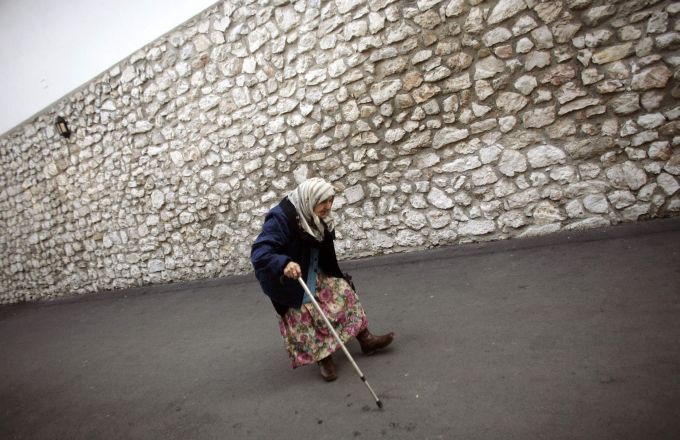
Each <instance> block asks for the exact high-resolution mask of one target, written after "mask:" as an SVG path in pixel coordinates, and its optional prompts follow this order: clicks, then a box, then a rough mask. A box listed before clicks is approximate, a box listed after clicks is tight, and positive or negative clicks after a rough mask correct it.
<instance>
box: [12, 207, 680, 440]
mask: <svg viewBox="0 0 680 440" xmlns="http://www.w3.org/2000/svg"><path fill="white" fill-rule="evenodd" d="M341 266H343V267H344V269H346V270H348V271H350V272H351V273H352V275H353V277H354V280H355V282H356V285H357V290H358V293H359V296H360V299H361V301H362V303H363V305H364V308H365V309H366V311H367V314H368V317H369V321H370V323H371V329H372V330H373V331H374V332H375V333H381V332H386V331H390V330H393V331H395V332H396V340H395V343H394V345H393V346H392V347H390V348H389V349H387V350H385V351H384V352H380V353H378V354H376V355H373V356H363V355H362V354H361V353H360V350H359V346H358V344H357V343H356V341H353V342H351V343H350V344H349V345H348V348H349V350H350V352H352V353H353V355H354V356H355V359H356V360H357V362H358V364H359V366H360V367H361V369H362V370H363V372H364V374H365V375H366V378H367V379H368V381H369V383H370V384H371V386H372V387H373V388H374V389H375V390H376V392H377V393H378V395H379V396H380V397H381V399H382V401H383V402H384V405H385V407H384V409H383V410H379V409H378V408H377V407H376V405H375V403H374V402H373V400H372V398H371V396H370V394H369V393H368V391H367V389H366V388H365V387H364V385H363V384H362V383H361V381H360V380H359V379H358V377H357V376H356V375H355V373H354V371H353V369H352V368H351V365H350V364H349V362H348V361H347V360H346V359H344V357H343V356H342V353H341V352H338V353H336V355H335V359H336V363H337V364H338V366H339V378H338V380H337V381H335V382H332V383H325V382H323V381H322V380H321V378H320V376H319V374H318V369H317V367H316V366H308V367H304V368H300V369H297V370H293V369H292V368H291V367H290V363H289V360H288V357H287V355H286V352H285V351H284V348H283V343H282V341H281V337H280V335H279V333H278V330H277V320H276V315H275V312H274V310H273V308H272V307H271V305H270V303H269V302H268V300H267V298H266V297H265V296H264V295H263V294H262V293H261V292H260V289H259V286H258V285H257V283H256V282H255V279H254V276H253V275H247V276H238V277H230V278H222V279H215V280H206V281H199V282H192V283H186V284H171V285H162V286H151V287H146V288H137V289H130V290H124V291H115V292H105V293H100V294H95V295H89V296H83V297H70V298H65V299H59V300H55V301H41V302H35V303H29V304H18V305H11V306H3V307H0V438H1V439H98V440H105V439H164V440H168V439H243V438H253V439H274V438H275V439H294V438H295V439H297V438H299V439H355V438H359V439H380V438H386V439H440V438H441V439H522V440H526V439H678V438H680V219H677V218H676V219H662V220H654V221H647V222H641V223H637V224H628V225H619V226H613V227H609V228H605V229H596V230H590V231H584V232H571V233H560V234H555V235H551V236H547V237H540V238H530V239H513V240H506V241H499V242H488V243H482V244H466V245H458V246H452V247H446V248H438V249H433V250H429V251H423V252H415V253H409V254H400V255H392V256H383V257H375V258H369V259H362V260H357V261H348V262H344V263H343V264H341Z"/></svg>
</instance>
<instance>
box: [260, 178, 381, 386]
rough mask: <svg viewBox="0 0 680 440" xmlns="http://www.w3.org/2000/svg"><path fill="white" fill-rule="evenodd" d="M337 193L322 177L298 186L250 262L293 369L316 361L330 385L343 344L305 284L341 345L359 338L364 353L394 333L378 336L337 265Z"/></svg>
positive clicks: (270, 216)
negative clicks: (334, 357)
mask: <svg viewBox="0 0 680 440" xmlns="http://www.w3.org/2000/svg"><path fill="white" fill-rule="evenodd" d="M334 196H335V190H334V189H333V187H332V186H331V184H329V183H328V182H326V181H325V180H323V179H321V178H311V179H308V180H306V181H305V182H303V183H302V184H300V185H299V186H298V187H297V188H296V189H294V190H293V191H292V192H290V193H289V194H288V196H286V197H285V198H284V199H283V200H282V201H281V202H280V203H279V204H278V205H277V206H275V207H274V208H273V209H271V210H270V211H269V212H268V213H267V215H266V217H265V221H264V226H263V227H262V232H261V233H260V235H259V236H258V237H257V239H256V240H255V243H254V244H253V248H252V252H251V257H250V258H251V261H252V263H253V266H254V267H255V275H256V276H257V279H258V280H259V282H260V285H261V286H262V290H263V291H264V293H265V294H267V295H268V296H269V298H270V299H271V301H272V304H273V305H274V308H275V309H276V311H277V313H278V314H279V331H280V332H281V336H283V341H284V345H285V346H286V349H287V350H288V355H289V356H290V359H291V361H292V363H293V368H297V367H300V366H303V365H307V364H311V363H313V362H317V363H318V364H319V366H320V370H321V376H322V377H323V378H324V380H326V381H332V380H335V379H336V377H337V373H336V367H335V364H334V363H333V360H332V357H331V355H332V354H333V352H335V351H336V350H337V349H339V348H340V347H339V344H338V343H337V341H336V340H335V339H334V338H333V335H332V334H331V332H330V331H329V330H328V329H327V328H326V326H325V323H324V321H323V318H322V317H321V316H320V315H319V314H318V312H317V310H316V309H315V308H314V306H313V304H312V303H311V301H310V300H309V299H308V298H307V297H306V295H305V293H304V290H303V289H302V286H300V284H299V282H298V281H297V279H298V278H299V277H302V279H303V280H305V281H306V283H307V286H308V287H309V290H310V292H312V293H313V294H314V296H315V297H316V298H317V299H318V302H319V305H320V306H321V309H322V310H323V311H324V313H325V314H326V316H327V317H328V319H329V321H330V322H331V324H332V325H333V327H334V328H335V330H336V332H337V333H338V335H339V336H340V338H341V339H342V341H343V343H344V342H347V341H348V340H349V339H350V338H352V337H356V338H357V339H358V341H359V344H360V346H361V350H362V351H363V352H364V353H366V354H371V353H374V352H375V351H376V350H379V349H381V348H384V347H386V346H387V345H389V344H390V343H391V342H392V339H393V337H394V333H388V334H386V335H383V336H374V335H372V334H371V333H370V332H369V331H368V321H367V320H366V314H365V313H364V309H363V308H362V307H361V304H360V303H359V299H358V298H357V295H356V293H355V292H354V290H353V289H352V287H351V286H350V285H349V284H348V282H347V281H346V280H345V278H344V276H343V274H342V272H341V271H340V268H339V267H338V261H337V257H336V255H335V247H334V245H333V240H334V239H335V232H334V227H335V223H334V221H333V217H332V216H331V208H332V206H333V197H334Z"/></svg>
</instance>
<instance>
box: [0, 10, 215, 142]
mask: <svg viewBox="0 0 680 440" xmlns="http://www.w3.org/2000/svg"><path fill="white" fill-rule="evenodd" d="M215 2H216V1H215V0H117V1H110V0H108V1H104V0H68V1H63V0H62V1H57V0H0V42H1V43H0V134H3V133H5V132H7V131H9V130H11V129H12V128H14V127H15V126H17V125H19V124H20V123H21V122H23V121H25V120H26V119H28V118H30V117H31V116H33V115H35V114H36V113H39V112H40V111H41V110H42V109H44V108H45V107H47V106H49V105H50V104H52V103H53V102H55V101H57V100H58V99H60V98H61V97H63V96H64V95H67V94H68V93H69V92H71V91H72V90H74V89H77V88H78V87H80V86H81V85H82V84H84V83H86V82H88V81H89V80H90V79H92V78H94V77H95V76H97V75H99V74H100V73H102V72H104V71H106V70H107V69H108V68H109V67H111V66H112V65H114V64H116V63H117V62H118V61H120V60H122V59H123V58H125V57H127V56H128V55H130V54H132V53H133V52H135V51H136V50H137V49H139V48H141V47H143V46H144V45H146V44H148V43H150V42H152V41H154V40H155V39H156V38H158V37H160V36H161V35H163V34H165V33H166V32H168V31H170V30H172V29H173V28H175V27H176V26H178V25H180V24H181V23H183V22H185V21H187V20H188V19H190V18H191V17H193V16H194V15H196V14H198V13H199V12H201V11H203V10H204V9H206V8H207V7H209V6H210V5H212V4H214V3H215Z"/></svg>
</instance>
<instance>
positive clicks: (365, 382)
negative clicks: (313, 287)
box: [297, 277, 383, 409]
mask: <svg viewBox="0 0 680 440" xmlns="http://www.w3.org/2000/svg"><path fill="white" fill-rule="evenodd" d="M297 280H298V281H299V282H300V284H302V288H303V289H305V293H306V294H307V296H308V297H309V299H311V300H312V304H314V307H316V311H317V312H319V314H320V315H321V317H322V318H323V320H324V322H325V323H326V326H327V327H328V329H329V330H330V331H331V333H333V336H334V337H335V340H336V341H338V344H340V347H341V348H342V351H343V352H344V353H345V356H347V359H349V361H350V362H351V363H352V366H353V367H354V369H355V370H356V372H357V374H358V375H359V377H360V378H361V381H362V382H363V383H364V385H366V388H368V391H370V392H371V395H372V396H373V398H374V399H375V403H376V404H377V405H378V408H380V409H382V407H383V404H382V402H381V401H380V399H379V398H378V396H377V395H376V394H375V391H373V388H371V386H370V385H369V384H368V381H367V380H366V378H365V377H364V373H362V372H361V370H360V369H359V366H358V365H357V363H356V362H354V359H353V358H352V355H351V354H349V351H347V347H345V344H343V343H342V340H341V339H340V336H338V334H337V333H336V332H335V329H334V328H333V326H332V325H331V323H330V321H329V320H328V318H327V317H326V314H325V313H324V312H323V310H321V306H320V305H319V303H318V302H316V298H314V295H312V292H310V291H309V288H307V284H305V282H304V281H302V278H301V277H298V279H297Z"/></svg>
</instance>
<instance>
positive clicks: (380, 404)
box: [375, 399, 383, 409]
mask: <svg viewBox="0 0 680 440" xmlns="http://www.w3.org/2000/svg"><path fill="white" fill-rule="evenodd" d="M375 403H377V404H378V408H380V409H382V408H383V404H382V402H381V401H380V399H378V400H376V401H375Z"/></svg>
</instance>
